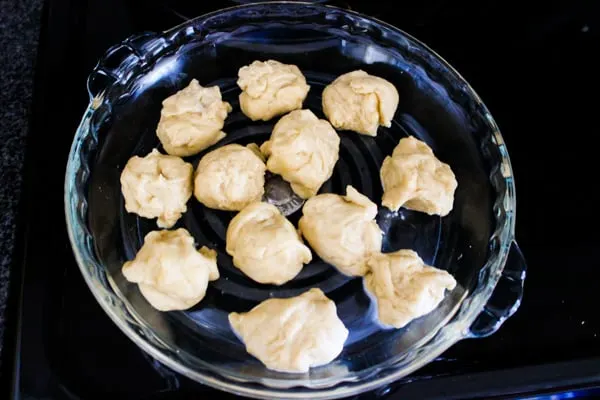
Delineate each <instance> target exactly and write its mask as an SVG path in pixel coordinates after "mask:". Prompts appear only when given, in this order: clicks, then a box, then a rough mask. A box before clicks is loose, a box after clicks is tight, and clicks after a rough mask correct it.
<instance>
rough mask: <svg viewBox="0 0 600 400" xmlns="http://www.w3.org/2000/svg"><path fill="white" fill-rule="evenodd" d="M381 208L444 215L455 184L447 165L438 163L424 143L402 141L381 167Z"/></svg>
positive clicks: (449, 205)
mask: <svg viewBox="0 0 600 400" xmlns="http://www.w3.org/2000/svg"><path fill="white" fill-rule="evenodd" d="M380 174H381V182H382V185H383V198H382V205H383V206H385V207H387V208H389V209H390V210H392V211H397V210H398V209H399V208H400V207H406V208H408V209H411V210H416V211H421V212H424V213H427V214H429V215H440V216H442V217H443V216H446V215H448V213H449V212H450V211H451V210H452V207H453V204H454V192H455V190H456V187H457V186H458V183H457V182H456V178H455V176H454V173H453V172H452V170H451V169H450V166H449V165H448V164H445V163H443V162H441V161H440V160H438V159H437V158H436V157H435V155H434V154H433V151H432V150H431V148H430V147H429V146H428V145H427V144H426V143H424V142H422V141H420V140H418V139H416V138H414V137H413V136H410V137H408V138H403V139H401V140H400V143H398V145H397V146H396V148H395V149H394V152H393V153H392V156H391V157H390V156H387V157H386V158H385V160H383V164H382V165H381V171H380Z"/></svg>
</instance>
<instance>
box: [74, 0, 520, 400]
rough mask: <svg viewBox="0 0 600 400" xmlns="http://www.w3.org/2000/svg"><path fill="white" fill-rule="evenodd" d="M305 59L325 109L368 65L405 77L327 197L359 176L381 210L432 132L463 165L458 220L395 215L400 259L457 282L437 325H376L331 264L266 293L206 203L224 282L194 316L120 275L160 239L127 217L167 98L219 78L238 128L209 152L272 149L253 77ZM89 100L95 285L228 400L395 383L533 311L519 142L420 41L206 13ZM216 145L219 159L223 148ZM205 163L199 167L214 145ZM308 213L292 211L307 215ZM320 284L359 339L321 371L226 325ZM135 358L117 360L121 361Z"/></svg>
mask: <svg viewBox="0 0 600 400" xmlns="http://www.w3.org/2000/svg"><path fill="white" fill-rule="evenodd" d="M268 58H272V59H277V60H279V61H282V62H286V63H292V64H296V65H298V66H299V67H300V69H301V70H302V71H303V72H304V74H305V75H306V77H307V80H308V82H309V84H310V85H311V90H310V93H309V96H308V98H307V100H306V102H305V108H310V109H311V110H313V112H315V113H316V114H317V115H319V116H321V117H322V112H321V107H320V93H321V91H322V89H323V88H324V86H325V85H326V84H327V83H329V82H330V81H331V80H332V79H334V78H335V77H336V76H337V75H340V74H342V73H345V72H348V71H351V70H354V69H359V68H360V69H364V70H366V71H368V72H370V73H372V74H375V75H379V76H382V77H384V78H386V79H388V80H389V81H391V82H392V83H394V84H395V85H396V87H397V88H398V91H399V93H400V105H399V108H398V111H397V113H396V116H395V119H394V122H393V125H392V127H391V128H389V129H387V128H381V129H380V131H379V134H378V136H377V137H376V138H370V137H365V136H361V135H358V134H355V133H351V132H340V136H341V139H342V142H341V150H340V160H339V162H338V163H337V166H336V169H335V171H334V174H333V176H332V178H331V179H330V181H328V182H327V183H326V184H325V185H324V187H323V189H322V191H323V192H336V193H343V188H344V187H345V185H347V184H352V185H353V186H355V187H356V188H357V189H358V190H359V191H361V192H362V193H364V194H366V195H368V196H369V197H370V198H371V199H373V200H374V201H375V202H376V203H380V199H381V192H382V189H381V184H380V182H379V173H378V172H379V166H380V165H381V162H382V160H383V158H384V157H385V156H386V155H388V154H390V153H391V151H392V149H393V147H394V146H395V144H397V142H398V141H399V139H400V138H402V137H404V136H406V135H409V134H410V135H415V136H416V137H418V138H420V139H421V140H425V141H426V142H427V143H428V144H429V145H430V146H431V147H432V148H433V150H434V151H435V153H436V155H437V156H438V157H439V158H440V159H442V160H443V161H445V162H447V163H449V164H450V165H451V167H452V169H453V170H454V172H455V174H456V176H457V180H458V189H457V191H456V198H455V206H454V210H453V211H452V212H451V214H450V215H449V216H447V217H445V218H439V217H432V216H427V215H424V214H422V213H417V212H410V211H408V210H404V209H401V210H400V211H399V212H398V213H391V212H389V211H386V210H385V209H384V208H381V209H380V212H379V215H378V217H377V220H378V223H379V224H380V226H381V228H382V230H383V231H384V233H385V239H384V249H383V250H384V251H394V250H397V249H400V248H412V249H415V250H416V251H418V253H419V254H420V255H421V257H423V259H424V260H425V262H427V263H430V264H433V265H435V266H437V267H438V268H443V269H446V270H448V271H450V272H451V273H452V274H453V275H454V276H455V278H456V279H457V281H458V285H457V287H456V288H455V289H454V290H453V291H452V292H451V293H449V294H448V295H447V296H446V298H445V300H444V301H443V302H442V304H441V305H440V306H439V307H438V308H437V309H436V310H435V311H433V312H432V313H430V314H429V315H427V316H425V317H422V318H419V319H417V320H415V321H413V322H412V323H411V324H409V326H407V327H406V328H404V329H400V330H382V329H381V328H379V327H378V326H377V325H376V324H375V323H373V320H372V316H373V305H372V304H371V302H370V301H369V298H368V297H367V296H366V294H365V293H364V291H363V290H362V284H361V281H360V279H350V278H347V277H344V276H342V275H340V274H338V273H336V272H335V270H334V269H333V268H331V267H330V266H328V265H327V264H325V263H323V262H322V261H320V260H319V259H318V258H315V259H314V260H313V262H312V263H311V264H310V265H307V266H306V267H305V268H304V269H303V271H302V272H301V274H300V275H299V276H298V277H297V278H296V279H295V280H294V281H292V282H290V283H289V284H286V285H284V286H283V287H276V286H270V285H259V284H256V283H253V282H252V281H250V280H249V279H247V278H245V277H244V276H243V275H242V274H241V273H240V272H239V271H238V270H237V269H235V268H233V267H232V265H231V260H230V258H229V256H227V254H226V253H225V251H224V247H225V246H224V233H225V229H226V227H227V223H228V221H229V220H230V219H231V217H232V215H233V214H232V213H227V212H220V211H215V210H210V209H207V208H204V207H203V206H202V205H201V204H199V203H198V202H197V201H195V200H194V199H191V200H190V203H189V205H188V206H189V211H188V212H187V213H186V214H185V215H184V217H182V219H181V220H180V221H179V222H178V225H177V226H176V227H178V226H183V227H186V228H187V229H188V230H189V231H190V232H191V233H192V234H193V235H194V237H195V239H196V242H197V244H198V245H208V246H209V247H212V248H215V249H217V250H218V253H219V258H218V262H219V268H220V271H221V278H220V279H219V280H218V281H215V282H213V283H211V285H210V287H209V290H208V292H207V296H206V298H205V299H204V300H203V301H202V302H201V303H200V304H199V305H198V306H196V307H194V308H192V309H191V310H188V311H185V312H170V313H161V312H158V311H156V310H154V309H153V308H152V307H150V306H149V305H148V303H147V302H146V301H145V300H144V299H143V297H141V296H140V294H139V291H138V290H137V287H136V286H135V285H132V284H129V283H128V282H127V281H126V280H125V279H124V278H123V276H122V274H121V266H122V264H123V262H124V261H125V260H127V259H131V258H133V256H134V255H135V252H136V251H137V250H138V249H139V248H140V247H141V244H142V242H143V237H144V235H145V234H146V233H147V232H149V231H150V230H155V229H157V228H156V225H155V221H153V220H145V219H143V218H138V217H136V216H135V215H132V214H128V213H127V212H126V211H125V210H124V205H123V200H122V197H121V193H120V184H119V175H120V173H121V170H122V168H123V166H124V165H125V163H126V161H127V160H128V159H129V158H130V157H131V156H133V155H145V154H147V153H148V152H149V151H150V150H151V149H152V148H154V147H156V146H158V145H159V143H158V139H157V138H156V135H155V128H156V124H157V122H158V118H159V114H160V108H161V101H162V100H163V99H164V98H165V97H167V96H168V95H171V94H173V93H174V92H176V91H177V90H179V89H181V88H183V87H184V86H186V85H187V84H188V83H189V81H190V80H191V79H192V78H196V79H198V80H199V81H200V83H201V84H202V85H204V86H207V85H219V86H220V88H221V91H222V93H223V97H224V99H225V100H227V101H229V102H230V103H231V104H232V105H233V107H234V111H233V112H232V113H231V114H230V116H229V118H228V119H227V121H226V125H225V128H224V131H225V132H227V133H228V136H227V137H226V138H225V139H223V140H222V141H221V142H219V143H218V144H216V145H215V146H213V147H212V148H209V149H207V150H206V151H210V150H212V149H214V148H215V147H218V146H221V145H224V144H227V143H232V142H237V143H249V142H259V143H261V142H262V141H264V140H266V139H267V138H268V136H269V133H270V130H271V128H272V126H273V123H274V122H275V121H271V122H269V123H264V122H250V121H249V120H248V119H247V118H245V117H244V116H243V115H242V114H241V112H240V110H239V103H238V99H237V96H238V94H239V89H238V88H237V86H236V83H235V82H236V77H237V70H238V68H239V67H241V66H242V65H245V64H248V63H250V62H251V61H253V60H255V59H261V60H264V59H268ZM88 91H89V95H90V104H89V106H88V108H87V110H86V111H85V114H84V116H83V119H82V121H81V124H80V126H79V128H78V130H77V132H76V134H75V137H74V140H73V145H72V148H71V152H70V155H69V160H68V165H67V171H66V178H65V212H66V219H67V224H68V230H69V237H70V240H71V244H72V247H73V251H74V254H75V258H76V260H77V263H78V265H79V267H80V268H81V272H82V274H83V276H84V278H85V281H86V283H87V284H88V285H89V287H90V290H91V291H92V293H93V294H94V296H95V297H96V299H97V301H98V302H99V303H100V305H101V306H102V308H103V309H104V310H105V311H106V313H107V314H108V316H109V317H110V318H111V319H112V320H113V321H114V322H115V324H117V325H118V326H119V328H120V329H121V330H122V331H123V332H124V333H125V334H126V335H127V336H128V337H129V338H130V339H131V340H132V341H133V342H134V343H135V344H137V345H138V346H139V347H140V348H142V349H143V350H144V351H146V352H147V353H148V354H150V355H151V356H152V357H154V358H155V359H156V360H158V361H160V362H161V363H163V364H164V365H166V366H168V367H169V368H171V369H173V370H175V371H177V372H179V373H181V374H184V375H186V376H188V377H190V378H192V379H194V380H196V381H198V382H201V383H204V384H206V385H210V386H213V387H215V388H217V389H221V390H224V391H228V392H233V393H237V394H240V395H244V396H249V397H259V398H306V397H311V398H314V399H317V398H319V399H321V398H322V399H325V398H339V397H345V396H349V395H352V394H357V393H361V392H365V391H368V390H372V389H375V388H379V387H382V386H384V385H386V384H388V383H390V382H393V381H395V380H398V379H399V378H401V377H404V376H406V375H408V374H410V373H411V372H413V371H415V370H416V369H418V368H420V367H422V366H423V365H425V364H426V363H428V362H430V361H431V360H433V359H435V358H436V357H437V356H439V355H440V354H441V353H442V352H444V350H446V349H447V348H448V347H450V346H451V345H452V344H454V343H456V342H457V341H459V340H462V339H465V338H472V337H480V336H486V335H489V334H491V333H493V332H495V330H497V329H498V328H499V327H500V325H501V324H502V322H503V321H504V320H505V319H506V318H508V317H509V316H511V315H512V314H513V313H514V312H515V311H516V310H517V308H518V306H519V304H520V300H521V296H522V292H523V283H524V278H525V269H526V267H525V262H524V260H523V257H522V255H521V253H520V251H519V249H518V247H517V245H516V243H515V242H514V225H515V187H514V179H513V175H512V169H511V165H510V161H509V157H508V153H507V149H506V146H505V144H504V142H503V140H502V136H501V135H500V132H499V130H498V127H497V126H496V124H495V122H494V120H493V118H492V116H491V114H490V113H489V111H488V110H487V108H486V107H485V105H484V104H483V102H482V101H481V99H480V98H479V97H478V96H477V94H476V93H475V92H474V90H473V89H472V88H471V87H470V86H469V84H468V83H467V82H465V80H464V79H463V78H462V77H461V76H460V75H459V74H458V73H457V72H456V71H455V70H454V69H453V68H452V67H451V66H450V65H448V63H446V62H445V61H444V60H443V59H442V58H441V57H440V56H438V55H436V54H435V53H434V52H433V51H432V50H431V49H429V48H428V47H427V46H426V45H424V44H423V43H421V42H419V41H418V40H416V39H415V38H413V37H411V36H410V35H408V34H406V33H404V32H402V31H400V30H398V29H397V28H395V27H392V26H390V25H387V24H385V23H383V22H381V21H377V20H374V19H372V18H369V17H367V16H363V15H360V14H357V13H354V12H350V11H345V10H341V9H337V8H332V7H327V6H322V5H315V4H301V3H297V2H290V3H286V2H271V3H260V4H252V5H242V6H238V7H233V8H229V9H224V10H221V11H218V12H215V13H211V14H207V15H204V16H201V17H198V18H196V19H194V20H191V21H189V22H186V23H184V24H182V25H179V26H177V27H174V28H173V29H170V30H168V31H166V32H160V33H153V32H146V33H142V34H139V35H136V36H134V37H131V38H129V39H127V40H125V41H123V42H122V43H120V44H117V45H115V46H114V47H112V48H111V49H109V50H108V51H107V53H106V54H105V56H104V57H103V58H102V59H101V60H100V61H99V63H98V64H97V66H96V68H95V69H94V71H93V72H92V74H91V75H90V77H89V80H88ZM206 151H205V152H206ZM205 152H203V153H201V154H199V155H197V156H195V157H191V158H189V160H190V161H191V162H193V163H194V165H196V163H197V162H198V160H199V158H200V157H201V156H202V155H203V154H204V153H205ZM300 212H301V211H296V212H294V213H292V214H291V215H289V218H290V220H291V221H292V222H294V223H296V222H297V220H298V218H299V214H300ZM310 287H320V288H321V289H323V290H324V292H325V293H326V294H327V295H328V296H329V297H330V298H332V299H333V300H334V301H335V302H336V304H337V306H338V313H339V315H340V317H341V318H342V320H343V321H344V323H345V324H346V326H347V327H348V328H349V330H350V336H349V339H348V341H347V342H346V346H345V349H344V351H343V353H342V354H341V355H340V356H339V357H338V358H337V359H336V360H335V361H334V362H332V363H331V364H329V365H326V366H323V367H319V368H315V369H313V370H311V371H310V372H309V373H307V374H285V373H278V372H274V371H269V370H267V369H265V368H264V367H263V366H262V364H261V363H260V362H258V361H257V360H256V359H254V358H253V357H251V356H249V355H248V354H247V353H246V351H245V350H244V347H243V345H242V344H241V343H240V342H239V341H238V340H237V339H236V337H235V336H234V334H233V333H232V331H231V329H230V328H229V325H228V323H227V313H229V312H231V311H246V310H249V309H250V308H251V307H252V306H254V305H256V304H257V303H258V302H260V301H262V300H264V299H266V298H269V297H287V296H293V295H297V294H299V293H302V292H303V291H305V290H308V288H310ZM115 362H118V360H115Z"/></svg>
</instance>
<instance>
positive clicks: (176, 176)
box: [121, 149, 193, 228]
mask: <svg viewBox="0 0 600 400" xmlns="http://www.w3.org/2000/svg"><path fill="white" fill-rule="evenodd" d="M192 173H193V167H192V164H188V163H186V162H185V161H183V160H182V159H181V158H179V157H175V156H166V155H163V154H160V153H159V152H158V150H156V149H154V150H152V152H151V153H149V154H148V155H146V156H145V157H138V156H134V157H131V158H130V159H129V161H127V164H125V168H124V169H123V172H122V173H121V192H122V193H123V198H124V199H125V209H126V210H127V212H130V213H135V214H137V215H139V216H141V217H144V218H158V219H157V221H156V223H157V225H158V226H159V227H160V228H170V227H172V226H173V225H175V222H177V220H178V219H179V218H180V217H181V214H183V213H184V212H186V211H187V206H186V203H187V201H188V200H189V198H190V197H191V196H192Z"/></svg>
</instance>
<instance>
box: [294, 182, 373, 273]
mask: <svg viewBox="0 0 600 400" xmlns="http://www.w3.org/2000/svg"><path fill="white" fill-rule="evenodd" d="M302 214H303V215H302V218H300V221H299V222H298V226H299V228H300V231H301V232H302V235H303V236H304V238H305V239H306V241H307V242H308V243H309V244H310V246H311V247H312V248H313V250H314V251H315V252H316V253H317V254H318V255H319V257H321V258H322V259H323V260H324V261H325V262H327V263H329V264H331V265H333V266H334V267H336V268H337V269H338V270H339V271H340V272H342V273H343V274H346V275H351V276H362V275H364V274H365V273H366V272H367V260H368V258H369V257H370V256H371V254H373V253H375V252H379V251H381V240H382V232H381V229H379V226H378V225H377V222H376V221H375V219H374V218H375V216H376V215H377V205H376V204H375V203H373V202H372V201H371V200H369V198H368V197H366V196H364V195H362V194H360V193H359V192H358V191H357V190H356V189H354V188H353V187H352V186H347V187H346V196H340V195H337V194H331V193H326V194H320V195H317V196H315V197H312V198H310V199H309V200H308V201H307V202H306V204H304V207H303V208H302Z"/></svg>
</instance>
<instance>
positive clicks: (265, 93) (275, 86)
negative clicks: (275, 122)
mask: <svg viewBox="0 0 600 400" xmlns="http://www.w3.org/2000/svg"><path fill="white" fill-rule="evenodd" d="M237 84H238V86H239V87H240V89H242V93H241V94H240V108H241V109H242V112H243V113H244V114H245V115H246V116H247V117H248V118H250V119H251V120H253V121H258V120H263V121H268V120H270V119H271V118H273V117H275V116H277V115H281V114H285V113H287V112H289V111H292V110H297V109H299V108H302V102H303V101H304V99H305V98H306V95H307V94H308V91H309V89H310V86H309V85H307V84H306V79H305V78H304V75H302V72H300V70H299V69H298V67H297V66H295V65H289V64H282V63H280V62H279V61H274V60H267V61H254V62H253V63H252V64H250V65H246V66H244V67H242V68H240V70H239V72H238V81H237Z"/></svg>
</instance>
